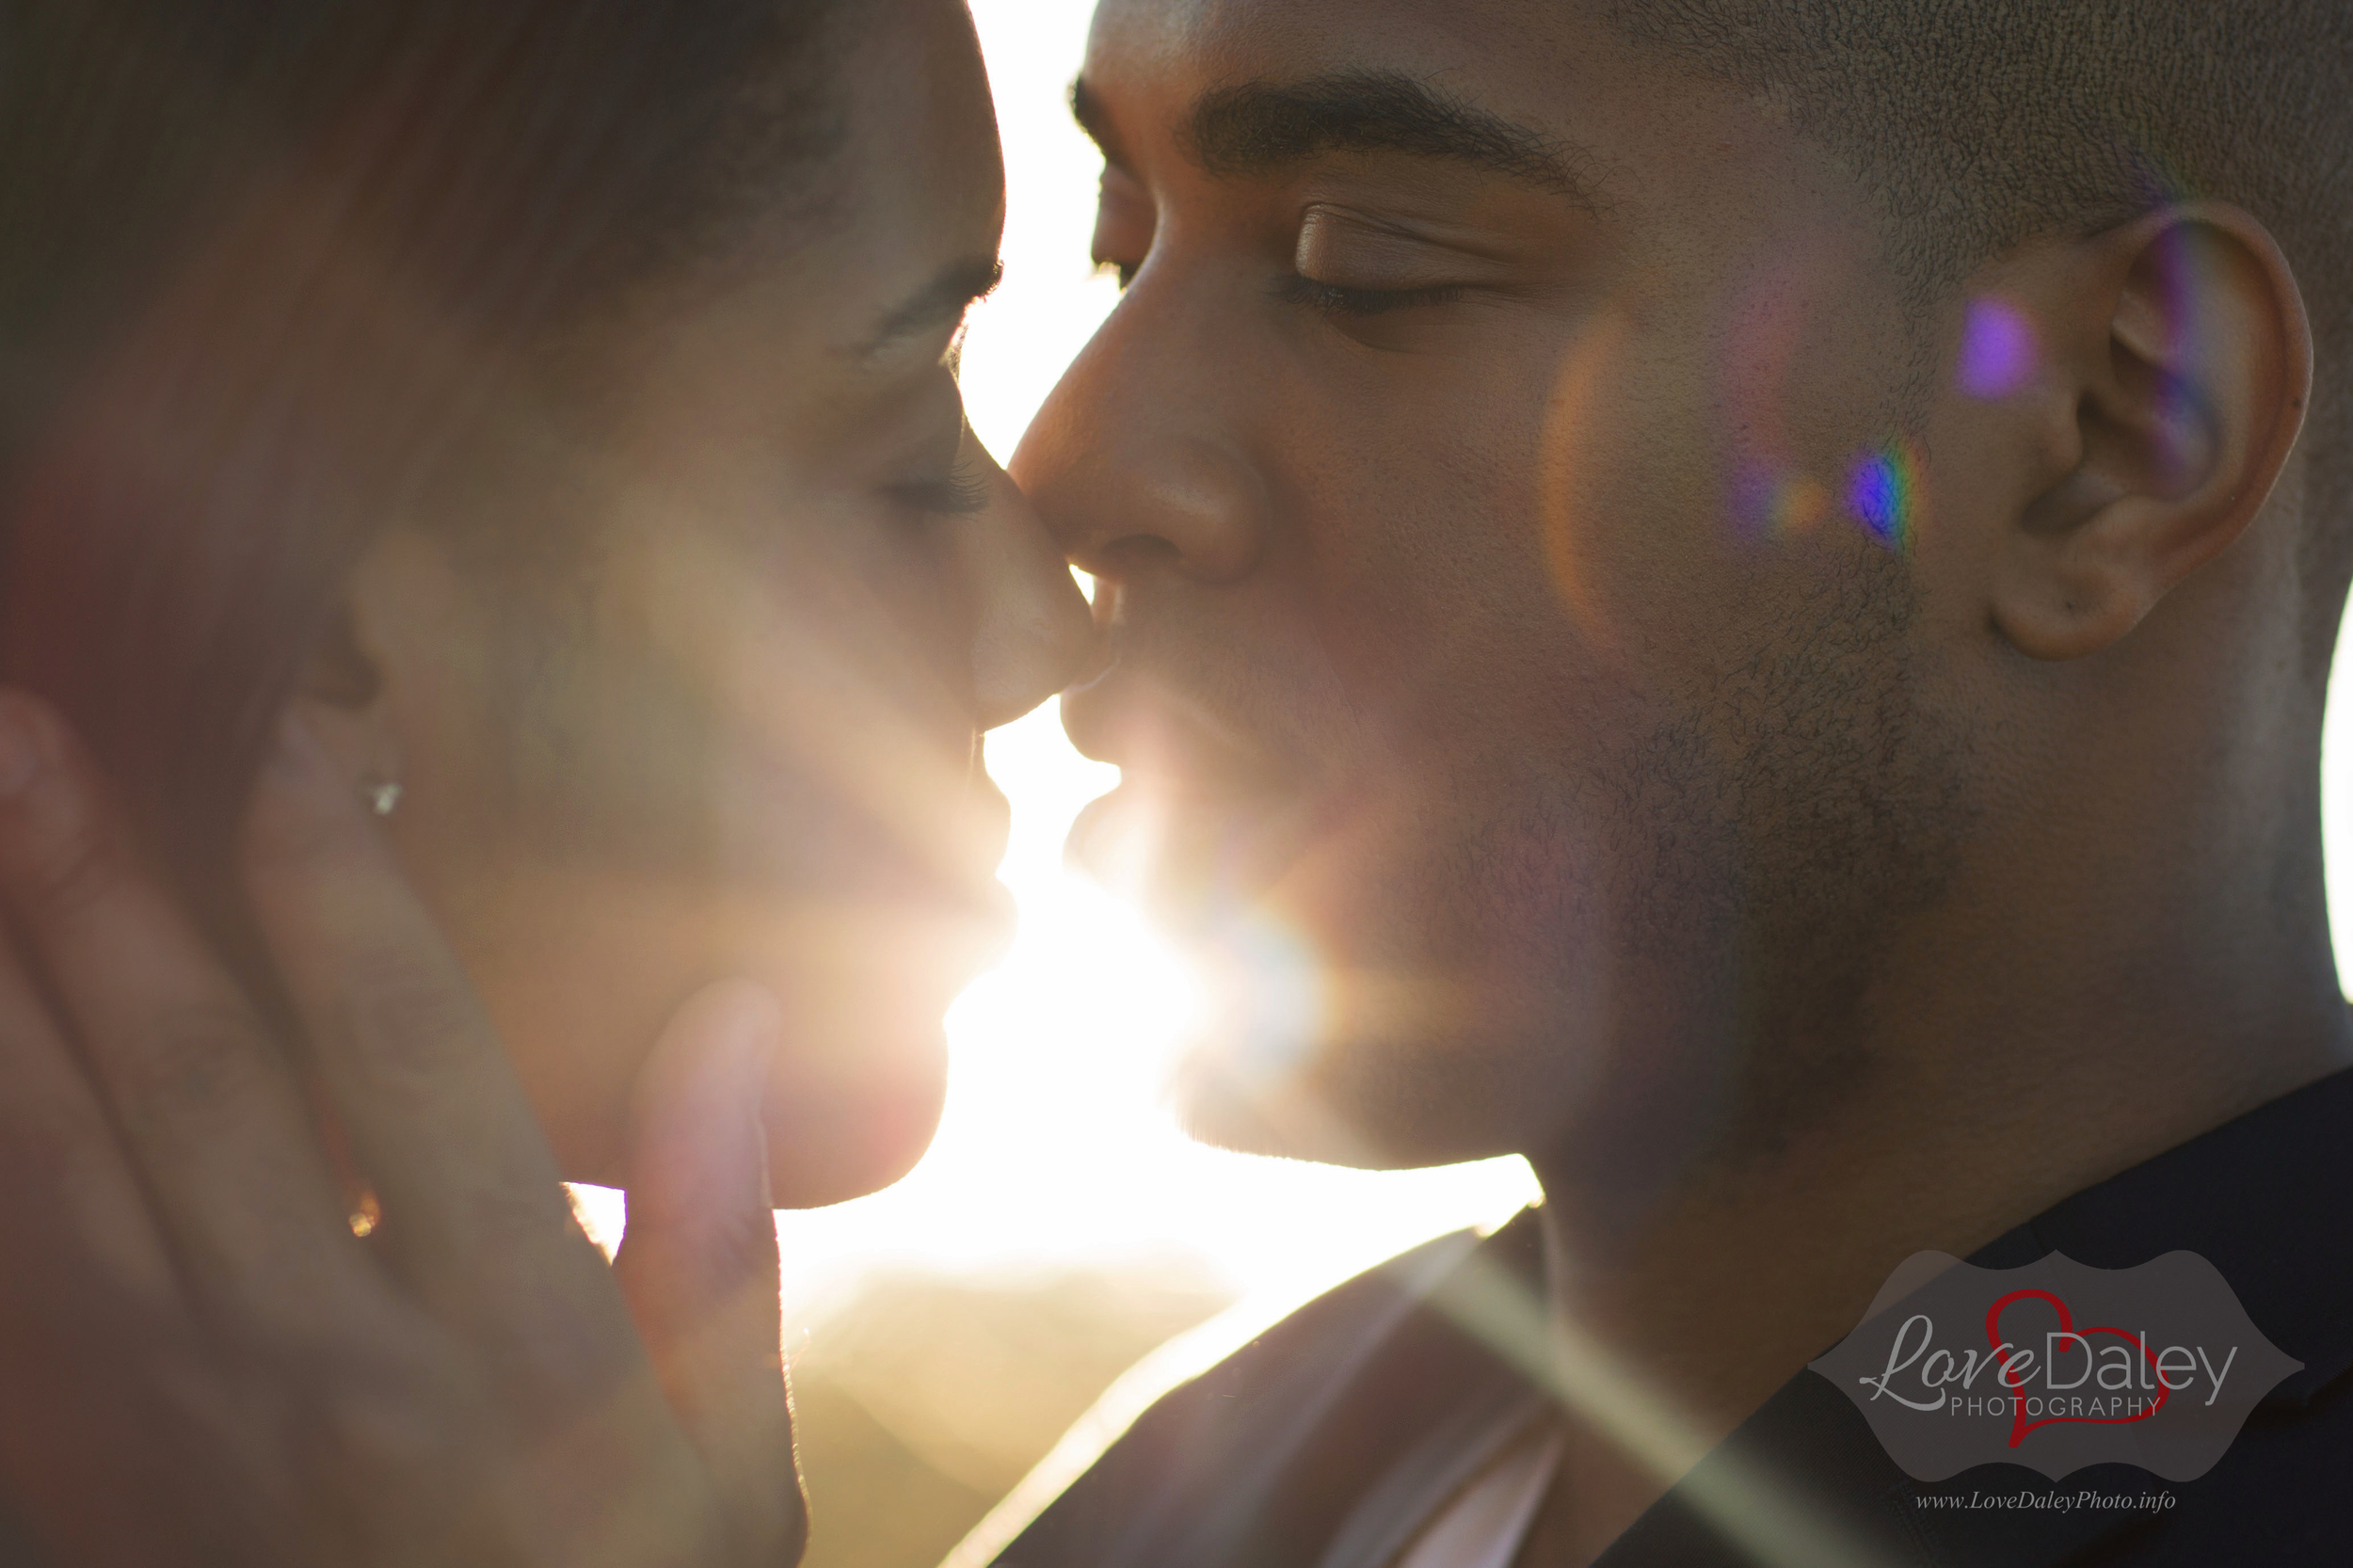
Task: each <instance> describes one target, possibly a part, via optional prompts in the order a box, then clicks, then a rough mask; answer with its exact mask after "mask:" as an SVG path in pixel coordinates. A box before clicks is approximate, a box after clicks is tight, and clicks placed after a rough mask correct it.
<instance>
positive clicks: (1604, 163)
mask: <svg viewBox="0 0 2353 1568" xmlns="http://www.w3.org/2000/svg"><path fill="white" fill-rule="evenodd" d="M1597 9H1598V8H1593V7H1583V6H1577V5H1573V4H1562V3H1555V4H1546V5H1542V6H1538V5H1532V4H1513V3H1509V0H1449V3H1447V4H1444V5H1440V4H1437V3H1435V0H1382V3H1363V0H1351V3H1347V4H1341V3H1339V0H1104V3H1103V5H1102V8H1101V9H1100V11H1099V12H1098V13H1097V16H1096V24H1095V29H1094V34H1093V38H1092V40H1091V41H1090V44H1089V48H1088V53H1087V57H1086V64H1085V67H1084V71H1083V75H1082V79H1081V85H1080V114H1081V118H1082V119H1083V120H1085V121H1086V122H1087V124H1088V127H1089V129H1090V130H1091V131H1092V132H1094V133H1095V135H1096V138H1097V140H1099V141H1100V142H1101V143H1102V144H1103V147H1104V150H1105V152H1106V158H1107V166H1108V167H1107V168H1106V172H1105V175H1104V182H1103V198H1102V208H1101V214H1100V218H1099V222H1098V226H1097V229H1096V254H1097V257H1098V259H1100V260H1102V261H1104V262H1106V263H1110V264H1116V265H1117V266H1119V267H1120V268H1121V269H1122V270H1123V272H1124V273H1125V274H1127V275H1128V277H1129V279H1130V282H1129V286H1128V292H1127V294H1126V296H1125V297H1124V299H1123V300H1122V302H1121V304H1120V305H1119V307H1118V309H1117V310H1116V311H1115V312H1113V313H1112V317H1111V318H1110V320H1109V321H1108V322H1107V323H1106V325H1105V326H1104V327H1103V328H1102V330H1101V332H1100V333H1099V334H1098V335H1097V337H1096V339H1095V341H1094V343H1093V344H1091V345H1090V346H1089V347H1088V349H1087V350H1086V351H1085V353H1084V354H1083V355H1082V356H1081V357H1080V360H1078V361H1077V363H1076V364H1075V365H1074V366H1073V367H1072V369H1071V371H1070V373H1069V376H1067V378H1066V379H1065V380H1064V382H1063V384H1062V386H1061V388H1060V390H1059V391H1058V392H1056V394H1055V395H1054V397H1053V398H1052V400H1051V401H1050V402H1049V403H1048V406H1047V408H1045V409H1044V411H1043V412H1042V413H1041V414H1040V415H1039V417H1038V420H1037V423H1036V424H1034V425H1033V426H1032V430H1031V432H1030V435H1029V437H1028V439H1027V440H1025V441H1024V443H1023V445H1022V448H1021V450H1020V452H1019V453H1018V455H1017V456H1016V459H1015V463H1014V470H1015V475H1016V478H1017V479H1018V480H1019V481H1020V482H1021V484H1022V485H1023V486H1024V487H1025V488H1027V489H1028V490H1029V491H1030V493H1031V494H1032V497H1033V498H1034V499H1035V501H1036V504H1037V505H1038V507H1039V509H1040V510H1041V512H1042V513H1043V514H1044V516H1045V517H1046V519H1047V521H1048V525H1049V526H1050V527H1052V528H1053V529H1054V530H1055V532H1056V533H1057V535H1058V536H1060V537H1061V539H1062V540H1063V542H1064V545H1065V547H1066V548H1068V549H1069V550H1070V551H1071V552H1072V553H1073V555H1074V557H1075V558H1076V559H1077V560H1078V561H1079V562H1080V565H1081V566H1083V567H1085V568H1087V569H1089V570H1090V571H1093V572H1095V573H1096V574H1097V575H1098V577H1099V578H1100V579H1101V583H1100V586H1099V589H1098V593H1097V597H1096V616H1097V618H1098V620H1100V621H1102V622H1104V623H1106V624H1107V625H1108V627H1109V628H1110V631H1111V634H1112V644H1113V650H1114V654H1115V661H1116V662H1115V664H1113V665H1112V668H1111V669H1110V671H1109V673H1108V674H1106V675H1104V676H1103V677H1102V678H1101V679H1100V680H1096V682H1094V683H1093V684H1092V685H1090V686H1088V687H1086V688H1084V689H1082V690H1080V691H1077V692H1074V693H1072V694H1071V695H1070V696H1067V697H1066V698H1065V699H1064V718H1065V722H1066V724H1067V726H1068V728H1069V729H1070V732H1071V734H1072V736H1073V738H1074V739H1075V740H1076V741H1077V743H1078V744H1079V745H1080V748H1081V749H1082V750H1084V751H1086V752H1087V753H1088V754H1090V755H1093V756H1096V757H1100V758H1103V759H1105V760H1111V761H1115V762H1117V763H1119V764H1120V765H1121V767H1122V769H1123V782H1122V785H1121V788H1120V789H1119V791H1118V792H1116V793H1115V794H1113V795H1112V796H1111V797H1109V798H1108V800H1107V801H1105V802H1103V803H1099V804H1098V805H1097V807H1096V808H1094V809H1093V811H1092V812H1091V813H1090V815H1089V817H1088V818H1087V819H1085V821H1084V822H1083V823H1082V824H1081V827H1080V830H1079V834H1078V835H1077V838H1076V840H1075V843H1076V845H1077V847H1078V849H1079V851H1080V853H1081V854H1082V855H1083V856H1085V857H1087V858H1088V859H1089V860H1090V861H1092V862H1093V863H1094V864H1096V866H1097V867H1098V869H1100V870H1102V871H1103V872H1105V873H1106V874H1107V875H1108V876H1109V877H1110V878H1111V879H1112V880H1113V881H1114V882H1115V883H1119V884H1123V885H1128V886H1132V887H1135V888H1138V889H1139V890H1140V891H1141V892H1142V893H1143V894H1144V896H1145V898H1146V899H1147V900H1148V901H1149V902H1150V903H1151V904H1153V905H1154V906H1155V907H1156V908H1157V909H1158V910H1159V911H1160V914H1161V916H1162V917H1163V918H1164V919H1165V920H1167V921H1168V923H1169V924H1170V925H1171V926H1172V927H1173V928H1174V929H1175V930H1177V933H1178V934H1179V935H1180V936H1182V937H1183V938H1184V939H1186V940H1187V941H1188V942H1190V943H1191V944H1193V947H1194V950H1195V952H1196V953H1197V955H1198V956H1199V957H1200V958H1201V960H1202V961H1203V966H1204V968H1205V970H1206V971H1207V972H1208V974H1209V977H1210V979H1211V982H1212V984H1213V987H1214V989H1215V991H1216V994H1217V997H1218V1004H1217V1006H1216V1008H1215V1010H1214V1016H1215V1019H1216V1024H1215V1027H1214V1028H1213V1029H1212V1030H1211V1031H1210V1032H1209V1036H1208V1037H1207V1038H1206V1039H1205V1041H1204V1043H1203V1045H1202V1047H1201V1048H1200V1049H1199V1050H1198V1052H1197V1053H1196V1056H1195V1058H1194V1060H1193V1064H1192V1067H1191V1070H1190V1071H1189V1073H1188V1075H1187V1079H1186V1082H1185V1085H1184V1089H1183V1093H1184V1098H1185V1104H1186V1109H1187V1112H1188V1113H1189V1115H1190V1116H1191V1118H1192V1119H1193V1123H1194V1125H1195V1127H1196V1128H1197V1129H1198V1130H1199V1131H1200V1132H1201V1133H1202V1134H1203V1135H1204V1136H1207V1137H1209V1138H1211V1139H1213V1140H1217V1141H1223V1142H1229V1143H1236V1144H1245V1145H1249V1146H1257V1147H1268V1148H1277V1149H1282V1150H1285V1151H1288V1152H1294V1153H1302V1154H1309V1155H1313V1156H1317V1157H1320V1158H1325V1159H1336V1160H1348V1161H1353V1162H1366V1163H1383V1164H1388V1163H1396V1164H1407V1163H1421V1162H1429V1161H1435V1160H1454V1159H1463V1158H1470V1157H1475V1156H1481V1155H1487V1154H1493V1153H1498V1152H1503V1151H1506V1150H1520V1151H1526V1152H1529V1153H1532V1154H1538V1155H1543V1156H1548V1157H1553V1158H1576V1159H1580V1160H1591V1161H1595V1162H1598V1163H1599V1165H1600V1167H1601V1168H1605V1169H1608V1168H1615V1167H1616V1166H1617V1165H1619V1164H1621V1163H1623V1164H1625V1165H1627V1166H1628V1168H1629V1169H1631V1168H1632V1167H1633V1166H1643V1167H1645V1168H1652V1169H1658V1170H1665V1169H1668V1168H1672V1167H1673V1165H1675V1164H1678V1163H1680V1162H1681V1161H1682V1160H1686V1159H1688V1158H1689V1157H1690V1156H1692V1155H1694V1154H1696V1153H1698V1152H1699V1147H1700V1143H1701V1142H1702V1141H1705V1140H1708V1139H1710V1138H1711V1137H1713V1136H1717V1135H1721V1134H1726V1133H1729V1132H1732V1131H1733V1130H1735V1129H1737V1128H1739V1127H1740V1126H1741V1125H1742V1124H1743V1122H1744V1121H1746V1120H1751V1119H1753V1117H1754V1116H1755V1115H1757V1114H1759V1113H1760V1112H1761V1113H1763V1114H1766V1115H1767V1116H1768V1117H1769V1118H1772V1117H1778V1116H1779V1114H1780V1109H1785V1107H1786V1102H1788V1101H1789V1100H1791V1099H1793V1098H1797V1097H1801V1096H1806V1095H1808V1094H1810V1093H1812V1092H1813V1091H1814V1090H1815V1089H1816V1088H1817V1087H1818V1086H1820V1085H1821V1084H1826V1083H1830V1082H1834V1081H1837V1080H1840V1079H1841V1078H1843V1077H1848V1076H1850V1075H1851V1074H1852V1073H1853V1072H1855V1071H1857V1070H1859V1065H1858V1064H1856V1063H1854V1062H1852V1061H1850V1060H1848V1059H1846V1057H1845V1056H1844V1055H1843V1054H1842V1050H1841V1045H1842V1041H1841V1040H1840V1038H1839V1037H1838V1036H1839V1030H1838V1027H1837V1023H1838V1019H1839V1018H1840V1017H1841V1016H1843V1011H1844V1010H1846V1009H1847V1008H1848V1004H1849V1003H1850V1002H1851V1000H1852V999H1853V997H1854V996H1855V995H1856V994H1857V993H1858V992H1859V991H1860V990H1861V989H1862V988H1863V986H1864V985H1865V983H1867V980H1868V978H1869V974H1870V971H1871V968H1872V967H1873V963H1874V955H1875V953H1876V952H1878V951H1880V948H1879V944H1880V943H1881V941H1882V933H1883V926H1884V922H1885V921H1886V920H1888V919H1889V918H1890V917H1891V916H1893V915H1895V914H1897V913H1900V912H1901V910H1902V908H1903V907H1905V906H1906V905H1907V904H1912V903H1916V902H1917V901H1919V900H1922V899H1925V898H1926V897H1929V896H1930V895H1931V894H1932V893H1933V891H1934V889H1935V887H1936V884H1937V881H1938V878H1939V875H1940V867H1941V854H1940V850H1939V846H1938V843H1937V842H1936V841H1935V836H1936V835H1937V834H1939V833H1949V832H1950V831H1951V828H1950V827H1949V826H1948V825H1947V824H1949V822H1950V821H1951V820H1952V818H1953V817H1954V812H1953V811H1952V810H1951V809H1950V808H1951V804H1952V798H1953V792H1954V791H1955V790H1956V788H1957V787H1958V786H1957V783H1956V780H1957V777H1958V767H1959V763H1958V760H1957V759H1956V756H1955V754H1954V752H1955V744H1954V743H1953V742H1952V740H1951V733H1952V729H1953V727H1952V726H1950V725H1948V724H1945V723H1940V722H1931V721H1929V720H1928V719H1927V718H1925V717H1924V715H1923V712H1922V707H1921V704H1922V702H1923V700H1924V699H1923V698H1922V697H1921V696H1920V693H1921V692H1922V691H1923V690H1924V689H1929V682H1928V678H1927V677H1926V676H1925V675H1924V674H1923V670H1924V668H1926V667H1928V666H1929V665H1932V664H1933V663H1934V659H1935V645H1936V642H1937V635H1936V632H1935V629H1934V624H1933V623H1934V620H1935V611H1934V608H1933V605H1932V603H1930V602H1929V601H1924V600H1923V597H1922V595H1921V594H1920V593H1919V592H1917V591H1916V590H1915V587H1914V581H1913V580H1914V574H1915V572H1916V570H1917V569H1918V566H1919V563H1918V561H1917V560H1915V559H1914V558H1913V557H1914V556H1915V554H1916V552H1917V550H1918V549H1919V547H1920V542H1921V536H1920V534H1919V528H1920V523H1921V521H1922V514H1923V510H1924V508H1923V502H1922V498H1921V496H1920V494H1919V493H1918V492H1919V488H1920V483H1919V481H1920V474H1919V464H1918V458H1917V455H1916V453H1915V452H1914V451H1913V449H1912V448H1911V447H1910V446H1908V445H1907V442H1906V440H1905V432H1906V430H1907V428H1909V427H1911V426H1912V425H1913V424H1914V423H1915V420H1914V418H1913V416H1914V415H1916V413H1917V409H1916V408H1914V407H1913V404H1911V403H1908V402H1907V394H1908V392H1909V390H1910V389H1912V388H1913V387H1915V386H1917V385H1919V384H1920V376H1921V375H1922V374H1923V371H1922V367H1923V366H1929V367H1932V366H1933V364H1934V363H1935V358H1934V356H1935V342H1936V334H1935V331H1934V328H1933V324H1930V325H1929V327H1926V328H1924V327H1922V326H1920V325H1918V324H1915V323H1912V322H1910V321H1908V319H1907V317H1906V315H1905V313H1904V312H1903V311H1902V309H1900V308H1899V302H1898V299H1897V289H1896V286H1895V283H1894V281H1893V280H1892V278H1891V277H1889V275H1888V264H1887V261H1886V259H1885V257H1884V255H1883V254H1882V251H1881V232H1882V231H1881V226H1880V223H1879V220H1878V218H1877V216H1876V215H1875V214H1874V213H1872V212H1871V210H1870V209H1869V208H1868V206H1867V204H1866V200H1865V195H1864V190H1863V186H1862V185H1861V184H1859V183H1858V182H1857V181H1856V180H1855V179H1854V178H1853V177H1852V176H1851V175H1850V174H1849V173H1847V172H1846V171H1844V170H1843V169H1842V168H1839V167H1837V166H1836V165H1834V164H1833V162H1832V161H1831V160H1830V159H1829V157H1828V156H1827V154H1824V153H1822V152H1818V151H1817V150H1816V149H1815V148H1814V147H1813V145H1812V144H1810V143H1808V142H1806V141H1804V140H1803V139H1801V137H1800V136H1798V135H1797V133H1796V132H1795V131H1793V130H1792V128H1791V127H1790V126H1789V125H1788V124H1787V123H1786V121H1785V118H1784V117H1783V116H1782V115H1781V114H1780V113H1778V112H1777V105H1776V104H1773V103H1770V102H1754V101H1750V100H1746V99H1743V98H1741V97H1739V96H1738V95H1737V94H1736V93H1734V92H1732V91H1731V90H1729V89H1725V88H1718V87H1716V86H1713V85H1711V84H1708V83H1705V82H1702V81H1699V80H1696V79H1693V78H1691V77H1689V76H1687V75H1684V74H1681V73H1679V72H1676V71H1674V70H1673V68H1672V66H1671V65H1670V64H1668V63H1665V62H1661V61H1659V60H1657V59H1653V58H1646V57H1641V56H1635V55H1633V54H1630V53H1629V52H1628V51H1627V50H1626V49H1625V47H1623V46H1622V45H1621V44H1620V43H1619V41H1618V40H1616V39H1615V38H1614V37H1613V36H1612V35H1611V33H1610V32H1609V29H1608V27H1607V25H1606V24H1604V23H1603V22H1602V21H1601V20H1599V18H1598V17H1597V16H1595V15H1593V14H1590V13H1592V12H1593V11H1595V10H1597ZM1915 345H1917V346H1918V348H1919V355H1920V356H1925V358H1923V357H1915V355H1914V354H1913V348H1914V347H1915ZM1915 401H1916V400H1915ZM1768 1042H1778V1043H1777V1044H1769V1043H1768ZM1776 1107H1779V1108H1780V1109H1775V1108H1776Z"/></svg>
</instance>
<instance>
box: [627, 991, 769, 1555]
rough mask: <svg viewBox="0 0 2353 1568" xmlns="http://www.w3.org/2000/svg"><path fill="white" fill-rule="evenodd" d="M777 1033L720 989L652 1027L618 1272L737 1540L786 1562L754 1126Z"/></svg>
mask: <svg viewBox="0 0 2353 1568" xmlns="http://www.w3.org/2000/svg"><path fill="white" fill-rule="evenodd" d="M781 1027H782V1013H781V1010H780V1009H779V1008H778V1007H777V1005H776V999H775V998H774V997H772V996H770V995H769V994H768V992H766V991H765V990H762V989H761V988H760V987H759V986H757V985H754V984H749V983H747V982H744V981H723V982H721V983H719V984H715V985H712V986H708V987H706V988H705V989H704V990H702V991H701V992H699V993H697V994H696V996H695V997H694V998H693V999H692V1000H689V1001H688V1002H687V1003H686V1005H685V1006H684V1007H682V1008H681V1009H680V1011H679V1014H678V1016H676V1017H674V1018H673V1019H672V1020H671V1022H670V1025H669V1027H668V1028H667V1029H666V1030H664V1032H663V1036H662V1039H661V1040H660V1041H659V1042H658V1043H657V1044H656V1046H655V1047H654V1049H653V1053H652V1055H651V1056H650V1057H648V1060H647V1064H646V1066H645V1067H644V1069H643V1070H642V1071H641V1072H640V1073H639V1075H638V1080H637V1084H636V1087H635V1089H634V1091H633V1092H632V1096H631V1101H632V1103H631V1107H630V1147H629V1182H630V1186H629V1229H628V1231H627V1234H626V1235H625V1236H624V1238H623V1240H622V1243H621V1251H620V1256H619V1257H618V1258H617V1259H616V1264H615V1269H616V1274H617V1276H618V1278H619V1280H620V1282H621V1289H622V1291H623V1293H624V1294H625V1295H626V1296H627V1297H628V1299H629V1304H630V1311H631V1314H632V1316H633V1317H634V1318H635V1319H636V1321H637V1327H638V1332H639V1334H640V1335H641V1336H643V1337H644V1339H645V1342H646V1349H647V1351H648V1353H649V1354H650V1355H651V1356H652V1358H653V1364H654V1368H655V1371H656V1373H657V1374H658V1376H659V1377H660V1379H661V1382H662V1387H663V1391H664V1394H665V1395H666V1396H667V1397H668V1399H669V1401H670V1408H671V1410H672V1411H673V1413H674V1414H675V1415H676V1416H678V1418H679V1421H680V1425H681V1426H683V1427H684V1428H685V1430H686V1432H687V1435H688V1437H689V1438H690V1439H691V1440H692V1441H693V1443H694V1444H695V1446H696V1449H697V1450H698V1451H699V1452H700V1453H701V1454H702V1456H703V1461H704V1463H705V1464H707V1465H709V1466H710V1468H711V1471H712V1475H713V1477H714V1478H715V1480H717V1482H718V1485H719V1488H720V1492H721V1496H722V1497H723V1499H724V1500H725V1503H726V1506H727V1508H728V1514H729V1517H730V1518H731V1519H732V1520H733V1522H734V1524H735V1528H736V1533H737V1536H738V1538H739V1540H740V1541H741V1542H742V1543H744V1544H746V1545H757V1546H758V1547H759V1548H760V1554H759V1558H758V1560H761V1561H777V1562H791V1561H792V1560H795V1559H797V1557H798V1556H799V1551H800V1545H801V1542H802V1537H803V1534H804V1532H805V1529H806V1512H805V1510H804V1508H803V1505H802V1500H801V1492H800V1483H799V1480H798V1478H797V1477H796V1475H795V1474H794V1472H793V1467H792V1409H791V1405H790V1402H789V1400H787V1398H786V1394H785V1384H784V1362H783V1354H782V1347H781V1343H780V1341H781V1337H782V1334H783V1327H784V1325H783V1320H782V1313H781V1308H780V1306H779V1304H778V1299H777V1295H778V1288H779V1280H778V1272H777V1258H776V1216H775V1214H774V1212H773V1211H772V1210H771V1209H770V1208H769V1207H768V1146H767V1138H766V1134H765V1133H764V1132H763V1131H762V1130H761V1127H760V1102H761V1096H762V1090H763V1087H764V1085H765V1084H766V1081H767V1077H768V1063H769V1060H770V1058H771V1057H772V1056H773V1055H774V1053H775V1050H776V1044H777V1036H778V1033H779V1032H780V1030H781Z"/></svg>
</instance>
